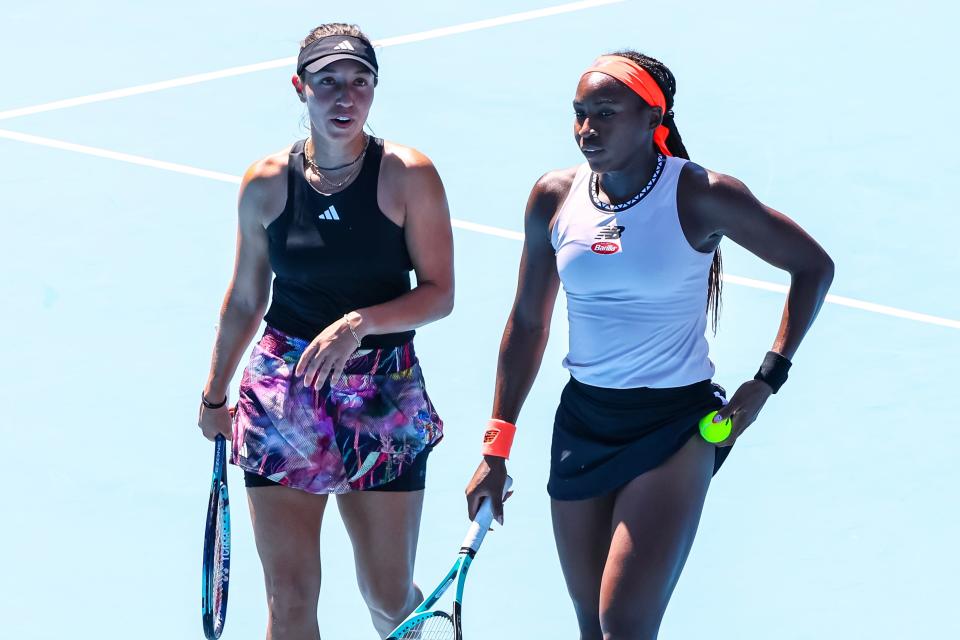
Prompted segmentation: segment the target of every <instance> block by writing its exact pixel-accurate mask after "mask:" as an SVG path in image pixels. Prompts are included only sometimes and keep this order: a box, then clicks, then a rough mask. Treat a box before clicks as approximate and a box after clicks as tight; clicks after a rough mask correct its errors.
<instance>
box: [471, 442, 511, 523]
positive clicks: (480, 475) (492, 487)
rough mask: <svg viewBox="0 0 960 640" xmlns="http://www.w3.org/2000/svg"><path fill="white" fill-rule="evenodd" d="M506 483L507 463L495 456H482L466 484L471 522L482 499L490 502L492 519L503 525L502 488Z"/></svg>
mask: <svg viewBox="0 0 960 640" xmlns="http://www.w3.org/2000/svg"><path fill="white" fill-rule="evenodd" d="M506 482H507V461H506V460H505V459H504V458H499V457H497V456H483V460H481V461H480V465H479V466H478V467H477V470H476V471H475V472H474V474H473V478H471V479H470V483H469V484H467V490H466V494H467V516H468V517H469V518H470V520H473V519H474V518H475V517H476V516H477V511H478V510H479V509H480V503H481V502H482V501H483V499H484V498H486V499H487V500H490V501H491V503H490V504H491V506H492V507H493V517H494V519H495V520H496V521H497V522H499V523H500V524H501V525H503V501H504V497H503V487H504V485H505V484H506Z"/></svg>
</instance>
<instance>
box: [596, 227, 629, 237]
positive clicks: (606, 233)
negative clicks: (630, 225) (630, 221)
mask: <svg viewBox="0 0 960 640" xmlns="http://www.w3.org/2000/svg"><path fill="white" fill-rule="evenodd" d="M625 230H626V227H616V226H614V225H610V226H608V227H603V228H601V229H600V233H598V234H597V235H596V237H595V238H594V240H617V239H619V238H620V236H622V235H623V232H624V231H625Z"/></svg>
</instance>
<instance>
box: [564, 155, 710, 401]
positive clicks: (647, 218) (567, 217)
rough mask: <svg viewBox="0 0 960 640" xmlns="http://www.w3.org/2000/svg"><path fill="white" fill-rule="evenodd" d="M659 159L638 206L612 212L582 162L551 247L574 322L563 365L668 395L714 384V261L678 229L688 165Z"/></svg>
mask: <svg viewBox="0 0 960 640" xmlns="http://www.w3.org/2000/svg"><path fill="white" fill-rule="evenodd" d="M661 158H662V160H663V161H662V163H661V164H658V170H657V171H656V172H655V173H654V177H653V178H652V179H651V180H650V183H649V184H648V185H647V186H646V188H645V189H644V191H642V192H641V193H640V194H639V200H638V199H636V198H634V199H632V200H631V201H630V202H625V203H623V204H620V205H614V206H611V205H605V204H604V203H602V202H600V200H599V199H598V198H596V197H595V194H596V193H597V190H596V184H595V180H596V178H595V176H594V175H593V173H592V172H591V171H590V168H589V166H588V165H587V164H586V163H584V164H583V165H581V166H580V168H579V169H578V170H577V174H576V176H575V177H574V180H573V185H572V186H571V188H570V193H569V194H568V195H567V197H566V199H565V200H564V202H563V204H562V205H561V206H560V211H559V212H558V213H557V217H556V222H555V223H554V227H553V232H552V234H551V241H552V243H553V249H554V251H555V253H556V256H557V270H558V271H559V273H560V280H561V282H562V283H563V289H564V292H565V293H566V295H567V317H568V319H569V322H570V348H569V352H568V354H567V357H566V358H565V359H564V361H563V366H564V367H566V368H567V369H568V370H569V371H570V374H571V375H572V376H573V377H574V378H576V379H577V380H578V381H580V382H583V383H586V384H589V385H593V386H596V387H606V388H612V389H630V388H635V387H654V388H667V387H681V386H686V385H688V384H693V383H695V382H700V381H702V380H707V379H709V378H711V377H712V376H713V372H714V367H713V363H712V362H710V358H709V346H708V344H707V340H706V337H705V335H704V334H705V332H706V326H707V314H706V309H707V278H708V276H709V273H710V264H711V262H712V261H713V253H712V252H710V253H703V252H700V251H697V250H696V249H694V248H693V247H691V246H690V243H689V242H687V238H686V236H684V235H683V229H682V228H681V227H680V219H679V215H678V213H677V181H678V180H679V178H680V171H681V169H683V166H684V165H685V164H686V162H687V161H686V160H683V159H681V158H671V157H665V156H661ZM631 202H632V204H631ZM605 209H609V210H605Z"/></svg>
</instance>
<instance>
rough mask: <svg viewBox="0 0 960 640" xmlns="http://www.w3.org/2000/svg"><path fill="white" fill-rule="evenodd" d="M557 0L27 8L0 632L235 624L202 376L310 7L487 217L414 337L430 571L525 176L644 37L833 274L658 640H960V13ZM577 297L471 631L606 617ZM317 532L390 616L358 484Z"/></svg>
mask: <svg viewBox="0 0 960 640" xmlns="http://www.w3.org/2000/svg"><path fill="white" fill-rule="evenodd" d="M550 1H551V0H515V1H512V2H506V1H505V0H488V1H487V2H484V3H474V4H469V5H467V4H464V3H443V2H439V1H437V0H431V1H430V2H418V3H395V2H363V3H359V2H358V3H351V5H350V6H349V8H347V9H336V10H335V9H334V8H332V6H331V5H329V4H326V3H322V4H318V3H308V2H274V3H266V2H229V3H228V2H219V1H217V2H185V1H183V0H171V1H169V2H166V3H153V4H142V3H123V2H91V3H83V4H77V3H67V2H63V1H58V2H53V1H40V0H38V1H36V2H33V3H16V4H14V3H10V6H5V7H4V9H3V10H2V19H0V22H2V23H3V27H2V32H3V37H2V38H0V54H2V57H3V60H4V63H3V65H2V66H0V85H2V87H3V93H2V97H0V167H2V174H0V194H2V195H0V198H2V199H0V201H2V210H3V213H2V215H3V221H4V228H5V242H4V249H3V252H2V258H0V260H2V268H3V272H4V273H5V276H4V277H3V278H2V279H0V299H2V300H3V301H4V307H3V313H2V314H0V327H2V332H3V335H4V338H5V345H6V347H5V348H6V349H7V355H8V356H10V357H9V358H8V359H7V362H8V365H7V366H6V367H5V369H4V371H3V372H2V374H0V375H2V386H0V389H2V394H3V399H4V401H3V406H4V408H5V409H4V410H5V411H6V412H7V417H6V419H5V420H4V424H3V427H2V429H3V443H4V451H3V459H4V461H5V465H4V466H5V469H4V476H5V481H4V490H3V495H4V500H3V502H4V510H3V511H4V516H3V521H4V524H3V526H2V527H0V541H2V548H3V549H4V551H5V562H4V568H3V571H2V572H0V573H2V578H0V591H2V597H0V613H2V619H3V631H2V632H0V635H2V636H3V637H5V638H18V639H19V640H33V639H39V638H44V639H46V638H73V639H75V640H86V639H92V638H98V639H100V638H121V637H123V638H130V637H136V638H142V639H145V640H146V639H154V638H156V639H161V638H162V639H165V640H166V639H170V638H178V639H179V638H200V637H202V634H201V631H200V616H199V609H200V594H199V582H200V552H201V544H202V527H203V519H204V510H205V505H206V496H207V490H208V486H209V474H210V465H211V459H212V445H210V444H209V443H208V442H206V441H205V440H203V439H202V438H201V436H200V435H199V433H198V431H197V429H196V427H195V424H196V411H197V405H198V402H197V400H198V398H197V395H198V393H199V391H200V388H201V385H202V383H203V381H204V379H205V376H206V372H207V368H208V363H209V354H210V349H211V345H212V340H213V336H214V325H215V324H216V322H217V312H218V308H219V305H220V302H221V299H222V295H223V292H224V289H225V286H226V284H227V281H228V278H229V276H230V273H231V268H232V260H233V249H234V233H235V231H234V229H235V216H236V214H235V198H236V191H237V183H238V181H239V176H240V175H241V174H242V173H243V171H244V169H245V168H246V167H247V166H248V165H249V164H250V163H251V162H252V161H254V160H255V159H257V158H259V157H261V156H263V155H266V154H267V153H270V152H273V151H275V150H277V149H280V148H282V147H283V146H284V145H286V144H289V143H290V142H291V141H293V140H295V139H297V138H298V137H303V136H304V135H305V129H304V128H303V125H302V111H301V106H300V104H299V102H297V100H296V99H295V95H294V93H293V90H292V88H291V87H290V84H289V78H290V75H291V73H292V69H293V63H292V56H295V55H296V53H297V48H298V42H299V40H300V39H301V38H302V37H303V36H304V35H305V34H306V33H307V32H308V31H309V30H310V29H311V28H312V27H314V26H315V25H317V24H319V23H322V22H328V21H336V20H345V21H351V22H356V23H358V24H359V25H361V27H363V28H364V30H365V31H367V33H369V34H370V35H371V36H372V37H373V38H374V39H377V40H378V41H380V43H381V44H382V45H384V46H383V48H382V49H381V50H380V52H379V55H380V59H381V69H382V75H381V83H380V85H379V88H378V89H377V97H376V101H375V103H374V109H373V113H372V116H371V119H370V124H371V126H372V129H373V131H374V132H375V133H376V134H377V135H379V136H382V137H386V138H388V139H392V140H396V141H399V142H402V143H405V144H409V145H412V146H415V147H417V148H419V149H420V150H422V151H423V152H425V153H426V154H427V155H429V156H430V157H431V158H432V159H433V160H434V162H435V164H436V165H437V167H438V168H439V171H440V173H441V176H442V177H443V180H444V182H445V184H446V187H447V190H448V196H449V200H450V204H451V210H452V214H453V216H454V218H455V219H456V221H455V225H456V229H455V236H456V237H455V240H456V268H457V305H456V310H455V311H454V313H453V314H452V315H451V316H450V317H449V318H447V319H445V320H443V321H441V322H439V323H437V324H435V325H432V326H429V327H427V328H425V329H423V330H421V331H420V332H419V336H418V339H417V348H418V352H419V354H420V357H421V360H422V362H423V366H424V371H425V374H426V376H427V384H428V388H429V391H430V394H431V396H432V397H433V399H434V401H435V403H436V405H437V407H438V409H439V411H440V412H441V415H442V416H443V418H444V419H445V422H446V433H447V436H446V438H445V440H444V443H443V444H442V446H440V448H439V449H438V450H437V451H436V453H435V455H433V456H432V457H431V461H430V469H429V473H428V488H427V494H426V505H425V511H424V516H423V529H422V536H421V545H420V555H419V557H418V564H417V570H416V575H417V580H418V582H419V583H420V584H421V585H422V586H424V587H425V588H429V587H432V586H433V583H434V582H435V581H436V580H437V579H438V578H439V576H441V575H442V572H444V571H445V570H446V569H447V567H448V565H449V563H450V562H451V561H452V559H453V556H454V554H455V553H456V551H457V548H458V547H457V545H458V544H459V542H460V539H461V536H462V534H463V531H464V529H465V525H466V519H465V507H464V503H463V497H462V495H463V488H464V485H465V484H466V482H467V480H468V479H469V477H470V475H471V473H472V471H473V469H474V467H475V465H476V463H477V461H478V449H479V439H480V433H481V430H482V426H483V423H484V420H485V419H486V418H487V417H488V416H489V410H490V404H491V395H492V387H493V376H494V367H495V363H496V352H497V345H498V343H499V339H500V334H501V331H502V328H503V323H504V320H505V318H506V315H507V312H508V310H509V306H510V303H511V300H512V297H513V293H514V284H515V278H516V269H517V264H518V259H519V252H520V242H519V237H520V235H519V231H520V230H521V228H522V227H521V216H522V209H523V205H524V202H525V200H526V196H527V193H528V192H529V189H530V187H531V186H532V184H533V183H534V181H535V180H536V179H537V178H538V177H539V176H540V175H541V174H543V173H544V172H546V171H547V170H549V169H552V168H558V167H563V166H570V165H573V164H576V163H578V162H580V161H581V158H580V156H579V154H578V151H577V149H576V147H575V145H574V143H573V141H572V134H571V122H572V109H571V107H570V100H571V98H572V95H573V90H574V87H575V85H576V82H577V78H578V75H579V72H580V71H581V70H582V69H583V68H584V67H585V66H586V65H587V64H589V62H590V61H591V60H592V59H593V58H594V57H595V56H597V55H599V54H600V53H603V52H606V51H610V50H614V49H618V48H623V47H633V48H637V49H640V50H642V51H645V52H647V53H650V54H652V55H654V56H656V57H658V58H660V59H662V60H664V61H665V62H666V63H667V64H668V65H669V66H670V67H671V69H672V70H673V71H674V73H675V74H676V76H677V79H678V85H679V89H678V95H677V103H676V112H677V123H678V126H679V128H680V131H681V133H682V135H683V138H684V140H685V142H686V144H687V147H688V149H689V150H690V153H691V155H692V157H693V159H694V160H696V161H698V162H699V163H701V164H703V165H705V166H708V167H711V168H713V169H717V170H720V171H724V172H727V173H730V174H732V175H735V176H737V177H739V178H741V179H742V180H744V181H745V182H746V183H747V184H748V185H749V186H750V187H751V188H752V189H753V191H754V192H755V193H756V194H757V195H758V196H759V197H760V198H761V199H762V200H763V201H765V202H766V203H768V204H770V205H771V206H773V207H775V208H778V209H780V210H782V211H784V212H785V213H787V214H788V215H790V216H792V217H793V218H795V219H796V220H797V221H799V222H800V224H802V225H803V226H804V227H805V228H806V229H807V230H808V231H809V232H810V233H812V234H813V236H814V237H816V238H817V239H818V240H819V241H820V242H821V244H823V245H824V246H825V247H826V248H827V250H828V251H829V252H830V254H831V255H832V256H833V258H834V259H835V261H836V264H837V276H836V280H835V282H834V285H833V289H832V294H834V296H836V297H833V298H831V300H830V302H829V303H828V304H826V305H825V306H824V309H823V311H822V312H821V315H820V318H819V320H818V322H817V324H816V326H815V327H814V328H813V330H812V331H811V333H810V334H809V336H808V337H807V339H806V341H805V342H804V343H803V345H802V347H801V349H800V351H799V353H798V355H797V358H796V360H795V365H794V368H793V370H792V372H791V380H790V383H789V384H788V385H787V386H786V387H785V388H784V390H783V391H782V392H781V393H780V394H778V395H777V396H775V397H773V398H772V399H771V400H770V402H769V403H768V405H767V407H766V408H765V409H764V412H763V413H762V414H761V418H760V421H759V422H758V423H756V424H755V425H754V426H753V427H752V428H751V429H750V431H749V432H748V433H747V434H746V435H745V436H744V437H743V439H742V440H741V441H740V442H739V444H738V445H737V447H736V449H735V451H734V452H733V454H732V456H731V457H730V459H729V460H728V462H727V464H726V465H725V467H724V468H723V470H722V471H721V472H720V474H719V475H718V476H717V478H716V479H715V481H714V484H713V486H712V488H711V493H710V496H709V498H708V502H707V506H706V510H705V513H704V516H703V520H702V523H701V528H700V533H699V537H698V540H697V543H696V545H695V546H694V549H693V552H692V554H691V556H690V558H689V561H688V563H687V567H686V570H685V572H684V574H683V577H682V579H681V581H680V584H679V586H678V587H677V590H676V593H675V595H674V598H673V602H672V604H671V606H670V608H669V610H668V612H667V616H666V619H665V621H664V625H663V630H662V633H661V637H662V638H664V639H669V638H699V637H710V638H718V639H727V638H729V639H734V640H754V639H756V640H760V639H763V640H767V639H770V638H779V639H782V640H786V639H793V638H796V639H801V638H803V639H807V638H817V639H821V638H843V639H853V638H870V639H876V638H951V637H960V621H958V618H957V616H956V614H955V606H956V595H957V576H958V575H960V558H958V553H957V546H956V541H957V539H958V536H960V510H958V502H957V491H956V487H957V486H958V484H960V465H958V464H957V456H958V444H957V442H958V435H957V434H958V421H957V418H956V412H955V409H954V408H953V407H952V406H951V404H952V401H950V400H949V398H950V397H954V398H956V390H955V389H954V387H953V382H955V378H951V376H955V371H956V362H957V361H958V360H960V297H958V296H957V295H956V294H957V282H958V280H960V262H958V261H957V259H956V255H957V251H956V244H957V239H958V237H960V222H958V219H960V217H958V213H960V211H958V208H957V204H956V198H955V197H954V194H953V193H952V192H951V191H952V188H951V187H952V185H953V184H955V180H956V175H957V174H958V170H960V166H958V161H957V154H956V148H957V147H958V145H960V133H958V127H957V124H956V102H957V98H958V97H960V95H958V90H957V88H956V84H955V83H954V82H952V81H948V78H949V77H953V76H954V71H955V70H954V68H953V67H954V64H953V62H954V61H955V60H956V59H957V53H958V52H957V45H956V35H955V33H954V25H955V24H956V23H957V19H958V18H960V15H958V10H957V9H956V7H955V6H954V5H950V4H947V3H934V2H922V1H921V2H909V3H908V2H893V1H891V2H879V3H867V2H849V3H839V4H838V3H833V2H810V3H801V5H802V6H799V5H798V4H797V3H767V2H744V1H736V0H735V1H733V2H725V3H702V2H686V3H669V4H663V3H651V2H642V1H639V0H632V1H622V2H618V1H610V2H603V1H597V2H581V3H576V4H573V5H550V4H549V2H550ZM224 70H226V71H224ZM197 74H208V75H199V76H198V75H197ZM167 81H170V82H167ZM131 88H132V89H131ZM74 98H77V99H76V100H74ZM723 249H724V256H725V267H726V273H727V275H728V281H727V283H726V287H725V291H724V311H723V315H722V318H721V325H720V327H721V328H720V331H719V333H718V334H717V335H716V337H715V338H712V358H713V360H714V362H715V363H716V364H717V377H716V379H717V381H718V382H720V383H721V384H723V385H724V386H726V387H727V388H728V389H731V390H732V389H735V388H736V387H737V385H738V384H739V383H740V382H742V381H744V380H746V379H748V378H750V377H752V375H753V373H754V372H755V370H756V368H757V366H758V365H759V363H760V360H761V359H762V357H763V354H764V352H765V351H766V350H767V349H768V348H769V346H770V344H771V342H772V340H773V337H774V334H775V331H776V328H777V325H778V322H779V315H780V309H781V306H782V304H783V293H782V291H783V285H784V284H786V283H787V276H786V275H785V274H783V273H781V272H778V271H776V270H775V269H772V268H770V267H768V266H766V265H764V264H763V263H761V262H760V261H759V260H758V259H756V258H754V257H752V256H750V255H748V254H747V253H746V252H744V251H742V250H739V249H738V248H737V247H735V246H733V245H731V244H730V243H729V242H725V243H724V245H723ZM564 313H565V312H564V308H563V302H562V300H561V301H560V303H559V304H558V307H557V312H556V321H555V324H554V329H553V334H552V336H551V340H550V344H549V347H548V350H547V353H546V356H545V358H544V365H543V368H542V370H541V374H540V377H539V378H538V380H537V383H536V386H535V387H534V389H533V391H532V393H531V396H530V399H529V401H528V402H527V405H526V407H525V408H524V411H523V414H522V416H521V420H520V427H521V429H522V431H521V433H520V435H519V436H518V442H517V445H516V447H515V449H514V456H513V459H512V460H511V463H510V470H511V472H512V474H513V475H514V476H515V478H516V482H517V485H516V489H517V493H516V495H515V497H514V498H513V499H512V500H511V501H510V503H509V505H508V509H507V512H506V526H505V527H504V528H503V529H499V528H498V530H497V531H496V532H495V533H493V534H491V535H490V536H489V537H488V538H487V542H486V544H485V546H484V548H483V550H482V551H481V554H480V556H479V557H478V561H477V563H476V564H475V565H474V567H473V570H472V572H471V579H470V581H469V583H468V585H467V593H466V596H465V616H466V619H465V628H466V631H467V634H468V635H467V637H468V638H479V637H497V638H508V639H519V638H548V637H550V638H553V637H556V638H571V639H572V638H576V631H575V621H574V615H573V611H572V608H571V606H570V605H569V602H568V600H567V595H566V591H565V588H564V584H563V580H562V577H561V574H560V569H559V565H558V562H557V559H556V554H555V550H554V546H553V540H552V535H551V527H550V521H549V503H548V499H547V496H546V491H545V484H546V475H547V465H548V451H549V438H550V429H551V425H552V417H553V412H554V409H555V403H556V401H557V398H558V395H559V391H560V389H561V387H562V385H563V384H564V382H565V378H566V374H565V372H564V370H563V369H562V368H561V366H560V361H561V359H562V357H563V354H564V351H565V344H566V328H565V324H566V322H565V317H564ZM233 389H234V393H235V390H236V386H234V387H233ZM230 481H231V483H232V489H233V495H232V497H233V501H232V502H233V507H234V510H233V514H234V518H233V521H234V530H233V536H234V537H233V544H234V549H233V559H232V563H233V564H232V581H231V591H230V610H229V616H228V620H227V625H226V631H225V636H224V637H225V638H228V639H230V638H262V637H263V635H262V634H263V628H264V623H265V617H266V608H265V604H264V597H263V587H262V576H261V573H260V568H259V563H258V560H257V556H256V551H255V549H254V545H253V539H252V535H251V528H250V523H249V517H248V515H247V512H246V505H245V498H244V494H243V487H242V477H241V475H240V474H239V473H238V472H237V469H236V468H231V470H230ZM331 507H332V504H331ZM384 544H390V541H389V540H384ZM322 545H323V562H324V586H323V592H322V600H321V604H320V622H321V630H322V632H323V634H324V638H326V639H328V640H330V639H332V640H338V639H348V640H354V639H365V638H374V637H375V634H374V632H373V627H372V626H371V624H370V622H369V620H368V617H367V613H366V610H365V607H364V606H363V603H362V601H361V599H360V596H359V594H358V592H357V588H356V585H355V578H354V570H353V560H352V554H351V550H350V546H349V541H348V540H347V538H346V536H345V534H344V532H343V529H342V525H341V523H340V521H339V517H338V515H337V512H336V509H333V508H331V509H330V510H329V511H328V516H327V518H326V522H325V525H324V533H323V542H322ZM488 612H490V613H493V612H495V615H488Z"/></svg>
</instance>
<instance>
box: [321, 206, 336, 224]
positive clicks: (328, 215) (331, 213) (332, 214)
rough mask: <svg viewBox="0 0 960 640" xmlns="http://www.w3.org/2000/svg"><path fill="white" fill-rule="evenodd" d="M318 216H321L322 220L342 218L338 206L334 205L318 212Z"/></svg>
mask: <svg viewBox="0 0 960 640" xmlns="http://www.w3.org/2000/svg"><path fill="white" fill-rule="evenodd" d="M317 217H318V218H320V219H321V220H337V221H339V220H340V216H339V215H337V209H336V207H332V206H331V207H330V208H328V209H327V210H326V211H324V212H323V213H320V214H317Z"/></svg>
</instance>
